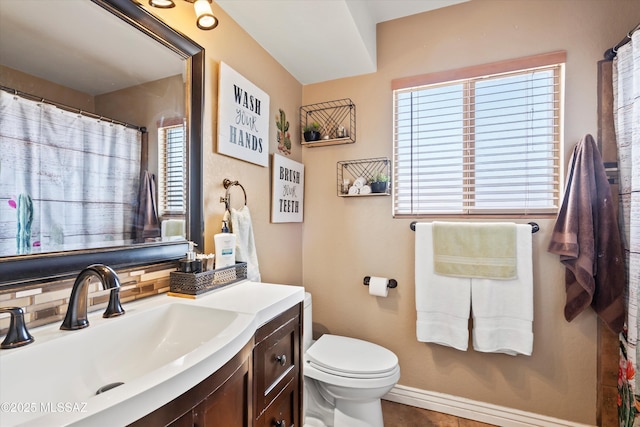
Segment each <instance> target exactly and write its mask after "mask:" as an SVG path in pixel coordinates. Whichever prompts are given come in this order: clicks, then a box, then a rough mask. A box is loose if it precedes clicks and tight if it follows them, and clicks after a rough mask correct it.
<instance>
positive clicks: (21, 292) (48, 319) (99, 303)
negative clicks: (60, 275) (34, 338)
mask: <svg viewBox="0 0 640 427" xmlns="http://www.w3.org/2000/svg"><path fill="white" fill-rule="evenodd" d="M176 266H177V263H176V262H166V263H160V264H151V265H145V266H140V267H135V268H125V269H116V272H117V273H118V278H119V279H120V286H121V290H120V301H121V302H122V304H123V305H124V309H125V310H126V309H127V307H126V305H125V303H127V302H130V301H134V300H137V299H142V298H146V297H150V296H154V295H158V294H161V293H165V292H168V291H169V273H170V272H171V271H175V270H176ZM74 281H75V277H71V278H66V279H61V280H57V281H53V282H46V283H39V284H31V285H28V286H25V287H24V288H20V289H18V290H16V289H13V290H10V289H9V290H6V291H5V290H2V289H1V288H0V307H16V306H17V307H22V309H23V310H24V311H25V322H26V323H27V327H30V328H34V327H36V326H42V325H46V324H48V323H53V322H58V321H60V322H62V319H64V315H65V313H66V312H67V306H68V304H69V297H70V295H71V288H72V287H73V282H74ZM108 301H109V291H103V290H102V286H101V285H100V282H99V281H98V280H97V278H92V279H91V282H90V283H89V302H88V311H89V312H92V311H96V310H104V309H105V308H106V306H107V302H108ZM8 328H9V315H8V314H5V313H2V314H0V340H2V338H3V337H4V335H5V334H6V332H7V329H8Z"/></svg>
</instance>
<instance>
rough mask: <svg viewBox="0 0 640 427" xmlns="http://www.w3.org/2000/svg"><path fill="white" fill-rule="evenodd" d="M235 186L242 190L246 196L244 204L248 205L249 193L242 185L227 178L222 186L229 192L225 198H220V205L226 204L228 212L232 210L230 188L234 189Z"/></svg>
mask: <svg viewBox="0 0 640 427" xmlns="http://www.w3.org/2000/svg"><path fill="white" fill-rule="evenodd" d="M234 185H237V186H238V187H240V188H242V193H243V194H244V204H245V206H246V205H247V192H246V191H245V189H244V187H243V186H242V184H240V183H239V182H238V181H231V180H230V179H228V178H225V179H223V180H222V186H223V187H224V188H225V190H227V191H226V192H225V194H224V197H220V203H224V206H225V209H226V210H228V211H230V210H231V195H230V194H229V191H230V188H231V187H233V186H234Z"/></svg>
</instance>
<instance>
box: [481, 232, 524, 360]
mask: <svg viewBox="0 0 640 427" xmlns="http://www.w3.org/2000/svg"><path fill="white" fill-rule="evenodd" d="M531 240H532V239H531V226H529V225H527V224H518V225H517V226H516V252H517V254H516V263H517V271H518V277H517V278H516V279H512V280H491V279H477V278H474V279H472V281H471V307H472V308H471V311H472V313H473V348H474V349H475V350H477V351H482V352H492V353H506V354H511V355H516V354H524V355H527V356H530V355H531V353H532V351H533V271H532V269H533V267H532V259H531V255H532V253H531V252H532V249H531Z"/></svg>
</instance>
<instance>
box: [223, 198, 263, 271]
mask: <svg viewBox="0 0 640 427" xmlns="http://www.w3.org/2000/svg"><path fill="white" fill-rule="evenodd" d="M230 216H231V232H232V233H233V234H235V235H236V261H240V262H246V263H247V278H248V279H249V280H252V281H254V282H259V281H260V267H259V265H258V253H257V251H256V243H255V240H254V238H253V224H252V223H251V214H250V213H249V207H248V206H246V205H245V206H243V207H242V208H240V209H239V210H238V209H234V208H231V215H230Z"/></svg>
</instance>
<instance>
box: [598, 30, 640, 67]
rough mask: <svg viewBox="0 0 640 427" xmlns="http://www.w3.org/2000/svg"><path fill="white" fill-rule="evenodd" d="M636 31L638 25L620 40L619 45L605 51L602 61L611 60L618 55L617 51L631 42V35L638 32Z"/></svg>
mask: <svg viewBox="0 0 640 427" xmlns="http://www.w3.org/2000/svg"><path fill="white" fill-rule="evenodd" d="M638 29H640V24H638V25H636V26H635V28H634V29H633V30H631V31H629V32H628V33H627V35H626V36H624V38H623V39H622V40H620V43H618V44H617V45H615V46H614V47H612V48H610V49H607V50H606V51H605V53H604V59H606V60H607V61H611V60H613V58H615V57H616V55H617V54H618V49H620V48H621V47H622V46H624V45H625V44H627V43H629V42H630V41H631V35H632V34H633V33H635V32H636V31H638Z"/></svg>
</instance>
